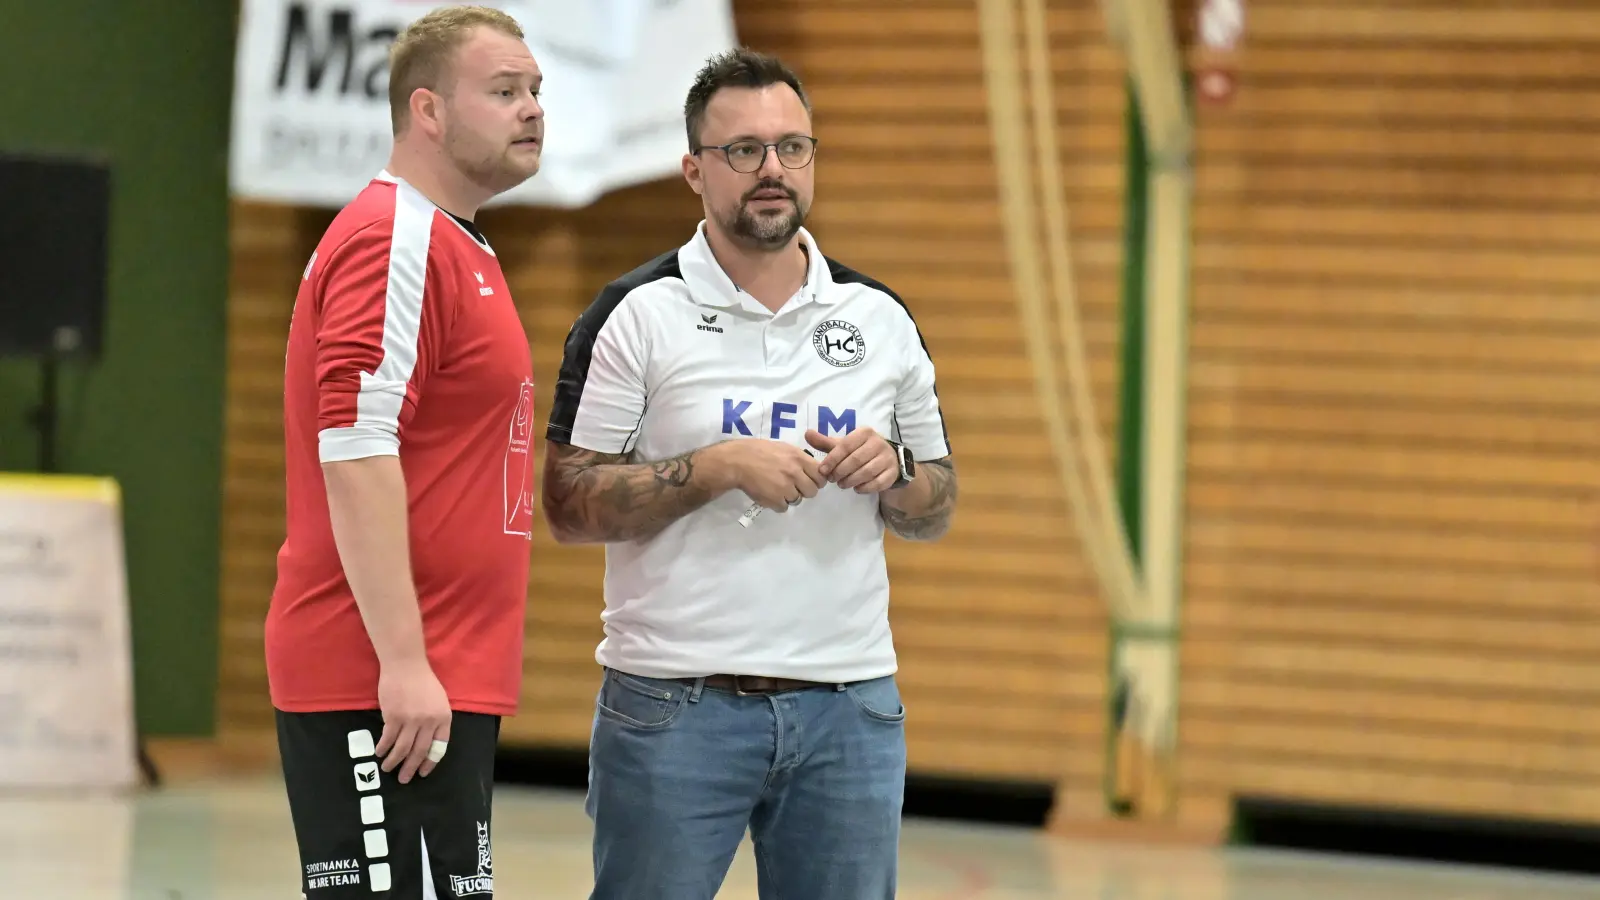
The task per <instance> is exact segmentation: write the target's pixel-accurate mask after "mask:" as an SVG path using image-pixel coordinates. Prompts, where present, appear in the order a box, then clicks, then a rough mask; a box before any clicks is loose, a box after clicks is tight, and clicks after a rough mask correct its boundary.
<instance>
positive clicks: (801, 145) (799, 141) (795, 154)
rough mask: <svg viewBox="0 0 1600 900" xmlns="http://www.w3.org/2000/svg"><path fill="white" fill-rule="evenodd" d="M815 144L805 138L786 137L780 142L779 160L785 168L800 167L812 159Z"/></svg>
mask: <svg viewBox="0 0 1600 900" xmlns="http://www.w3.org/2000/svg"><path fill="white" fill-rule="evenodd" d="M813 149H815V145H814V144H812V143H811V142H810V141H808V140H806V139H805V138H800V137H792V138H785V139H784V140H783V141H781V142H779V144H778V161H779V162H781V163H783V165H784V167H785V168H789V169H798V168H801V167H802V166H804V165H805V164H806V163H808V162H810V161H811V152H812V150H813Z"/></svg>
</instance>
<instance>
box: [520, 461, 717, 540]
mask: <svg viewBox="0 0 1600 900" xmlns="http://www.w3.org/2000/svg"><path fill="white" fill-rule="evenodd" d="M546 446H547V450H546V453H545V460H544V485H543V487H544V515H545V520H546V521H547V522H548V523H549V524H550V533H551V534H552V535H554V537H555V539H556V540H557V541H559V542H561V543H572V544H580V543H583V544H592V543H614V542H617V541H636V540H642V539H644V538H648V537H652V536H654V535H655V534H657V533H658V532H660V531H661V530H662V529H663V528H666V527H667V526H668V525H670V524H672V523H673V522H675V521H677V520H678V519H680V518H682V517H683V516H685V515H688V514H689V513H691V512H694V511H695V510H697V509H699V508H700V507H702V506H704V505H706V504H707V503H709V502H711V500H712V499H713V498H714V497H715V496H716V494H717V490H716V488H715V485H713V483H712V482H711V479H709V478H708V477H706V473H704V472H703V471H702V468H701V467H698V463H699V462H700V460H699V455H700V452H701V451H698V450H696V451H694V452H693V453H686V454H684V455H682V456H676V457H673V458H672V459H664V460H661V461H659V462H652V463H638V464H629V463H628V462H627V460H626V457H625V456H623V455H620V454H609V453H595V452H593V451H590V450H583V449H580V448H578V447H573V446H571V445H568V444H557V443H550V444H547V445H546Z"/></svg>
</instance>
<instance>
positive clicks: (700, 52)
mask: <svg viewBox="0 0 1600 900" xmlns="http://www.w3.org/2000/svg"><path fill="white" fill-rule="evenodd" d="M441 5H445V4H444V3H443V2H442V0H244V2H243V5H242V9H241V14H240V19H239V41H238V50H237V52H236V55H235V62H234V67H235V71H234V90H233V135H232V140H231V144H232V151H231V159H230V166H229V169H230V172H229V180H230V184H231V189H232V192H233V194H234V195H235V196H238V197H245V198H252V199H259V200H269V201H276V202H282V203H295V204H301V205H307V206H343V205H344V204H345V203H347V202H349V200H350V199H351V198H352V197H354V196H355V195H356V194H357V193H358V192H359V191H360V190H361V189H362V188H363V187H365V186H366V184H367V182H368V181H369V180H371V178H372V177H373V176H374V175H376V174H377V173H378V172H379V171H380V170H381V169H382V168H383V167H384V164H385V163H387V162H388V159H389V151H390V149H391V147H392V145H393V136H392V131H391V129H390V126H389V99H388V90H389V78H388V74H389V70H388V50H389V45H390V44H391V43H392V42H393V41H394V38H395V36H396V35H397V34H398V33H399V32H400V30H401V29H403V28H404V27H405V26H406V25H408V24H410V23H411V22H412V21H413V20H415V19H416V18H418V17H420V16H421V15H423V14H424V13H426V12H428V11H429V10H432V9H434V8H436V7H438V6H441ZM487 5H490V6H495V7H497V8H500V9H503V10H505V11H506V12H507V13H510V14H511V15H512V16H513V17H514V18H516V20H517V21H518V23H519V24H520V25H521V26H522V30H523V32H524V34H525V35H526V37H527V41H528V47H529V49H530V50H532V51H533V55H534V58H535V59H536V60H538V62H539V68H540V70H541V71H542V72H543V73H544V87H543V89H542V91H541V95H540V99H541V102H542V105H543V106H544V109H545V146H544V156H543V164H542V166H541V168H540V171H539V174H538V175H536V176H535V177H533V178H531V179H529V180H528V181H527V182H525V183H524V184H523V185H522V186H521V187H519V188H517V189H515V190H513V191H509V192H507V193H506V194H504V195H502V196H500V197H499V198H496V201H495V202H496V203H521V204H531V205H542V206H559V207H578V206H585V205H587V204H589V203H592V202H593V201H594V200H595V199H596V198H598V197H599V196H600V195H602V194H604V193H607V192H608V191H612V190H615V189H617V188H621V187H626V186H628V185H632V184H638V183H641V182H646V181H653V180H655V179H658V178H664V177H668V176H671V175H675V174H677V173H678V172H679V171H680V162H679V161H680V160H681V159H682V158H683V153H684V151H685V150H686V149H688V148H687V144H686V140H685V136H684V130H683V99H684V95H685V94H686V93H687V92H688V90H689V85H690V83H691V82H692V81H693V79H694V74H695V72H696V71H698V70H699V68H700V67H701V66H702V65H704V64H705V61H706V58H707V57H709V56H711V55H713V54H716V53H719V52H721V51H723V50H726V49H728V48H730V47H732V46H734V43H735V36H734V27H733V10H732V6H731V0H581V2H580V0H500V2H497V0H488V2H487Z"/></svg>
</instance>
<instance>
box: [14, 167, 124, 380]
mask: <svg viewBox="0 0 1600 900" xmlns="http://www.w3.org/2000/svg"><path fill="white" fill-rule="evenodd" d="M110 214H111V171H110V168H109V167H108V166H107V165H106V164H104V163H102V162H99V161H95V160H90V159H86V158H74V157H66V156H48V155H43V154H21V153H0V356H17V357H31V358H46V357H54V358H58V359H72V358H76V359H88V360H93V359H97V358H99V356H100V354H101V351H102V341H103V332H104V322H105V309H106V269H107V256H108V251H109V246H108V245H109V240H108V234H107V233H108V229H109V225H110Z"/></svg>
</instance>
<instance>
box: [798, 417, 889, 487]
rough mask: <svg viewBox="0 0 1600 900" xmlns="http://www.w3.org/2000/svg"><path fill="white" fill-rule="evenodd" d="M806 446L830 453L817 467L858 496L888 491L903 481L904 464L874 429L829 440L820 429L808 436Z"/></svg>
mask: <svg viewBox="0 0 1600 900" xmlns="http://www.w3.org/2000/svg"><path fill="white" fill-rule="evenodd" d="M806 443H808V444H810V445H811V446H813V447H815V448H816V449H818V450H821V451H822V452H823V453H826V454H827V456H825V457H823V459H822V463H821V464H820V465H818V466H817V468H818V470H819V471H820V472H821V473H822V475H823V477H824V478H827V479H828V480H829V481H831V482H833V483H834V484H837V485H838V486H839V487H842V488H853V489H854V490H855V492H856V493H858V494H877V493H881V492H883V491H886V490H888V489H889V488H891V487H893V486H894V483H895V482H896V481H897V480H899V478H900V461H899V460H898V459H896V458H895V453H894V448H893V447H891V446H889V442H888V441H887V440H885V439H884V438H883V436H882V435H880V434H878V433H877V432H876V431H873V430H872V429H871V428H857V429H855V430H854V431H851V432H850V433H849V434H847V435H845V436H844V437H829V436H828V435H825V434H823V433H822V432H820V431H817V430H816V429H811V430H809V431H807V432H806Z"/></svg>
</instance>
